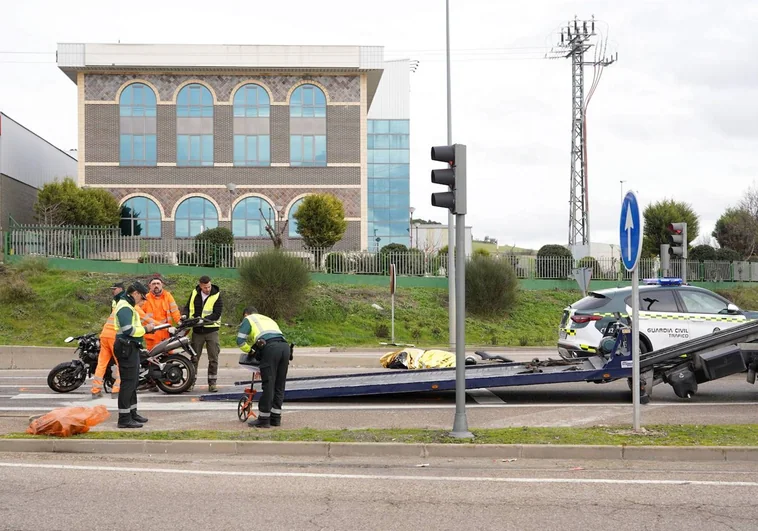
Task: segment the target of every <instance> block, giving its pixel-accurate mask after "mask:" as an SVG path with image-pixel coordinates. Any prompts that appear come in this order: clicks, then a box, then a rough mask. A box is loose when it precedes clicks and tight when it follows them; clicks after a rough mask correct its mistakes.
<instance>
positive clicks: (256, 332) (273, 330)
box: [245, 313, 284, 343]
mask: <svg viewBox="0 0 758 531" xmlns="http://www.w3.org/2000/svg"><path fill="white" fill-rule="evenodd" d="M245 319H247V321H248V322H249V323H250V335H249V336H248V337H252V338H253V343H255V342H256V341H258V339H260V337H261V336H263V335H265V334H279V335H281V336H283V335H284V334H282V331H281V330H280V329H279V325H278V324H276V321H274V320H273V319H271V318H270V317H266V316H265V315H261V314H259V313H253V314H250V315H248V316H247V317H245Z"/></svg>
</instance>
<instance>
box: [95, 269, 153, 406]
mask: <svg viewBox="0 0 758 531" xmlns="http://www.w3.org/2000/svg"><path fill="white" fill-rule="evenodd" d="M117 288H121V289H120V290H117ZM112 289H113V293H114V295H113V302H114V303H118V300H119V299H120V298H121V297H122V296H123V291H124V284H123V283H121V282H120V283H118V284H114V285H113V286H112ZM115 310H116V306H115V304H114V305H113V306H112V308H111V314H110V316H109V317H108V319H107V320H106V321H105V325H103V329H102V330H101V331H100V354H98V356H97V368H96V369H95V376H94V377H93V378H92V398H93V399H95V398H100V397H102V396H103V378H104V377H105V371H106V369H107V368H108V363H110V361H111V359H113V364H114V367H113V371H114V376H115V378H116V381H115V382H114V384H113V389H111V393H112V394H113V395H114V396H115V395H117V394H118V392H119V391H120V389H121V377H120V375H119V372H118V362H117V361H116V356H115V355H114V353H113V346H114V344H115V342H116V329H115V328H114V326H113V324H114V322H115V319H116V314H115ZM135 310H137V314H138V315H139V317H140V321H142V325H143V326H144V325H146V324H153V325H154V324H155V323H154V322H153V320H152V319H150V318H149V317H147V315H146V314H145V311H144V310H143V309H142V307H141V306H140V305H137V306H136V307H135Z"/></svg>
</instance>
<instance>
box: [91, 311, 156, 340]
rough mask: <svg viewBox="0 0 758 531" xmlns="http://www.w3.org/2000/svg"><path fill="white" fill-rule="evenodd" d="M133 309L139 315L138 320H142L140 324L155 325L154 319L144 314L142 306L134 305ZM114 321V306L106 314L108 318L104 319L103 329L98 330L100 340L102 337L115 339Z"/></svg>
mask: <svg viewBox="0 0 758 531" xmlns="http://www.w3.org/2000/svg"><path fill="white" fill-rule="evenodd" d="M134 310H135V311H136V312H137V314H138V315H139V318H140V321H141V322H142V326H145V325H146V324H152V325H153V326H155V321H154V320H153V319H151V318H150V317H148V316H147V315H145V312H144V311H143V310H142V308H140V307H139V305H137V306H135V307H134ZM115 322H116V307H115V306H114V307H113V311H112V312H111V314H110V315H109V316H108V320H106V321H105V325H103V329H102V330H101V331H100V341H102V340H103V339H116V327H115V326H113V325H114V323H115Z"/></svg>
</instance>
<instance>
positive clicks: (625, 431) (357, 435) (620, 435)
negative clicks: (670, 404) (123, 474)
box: [2, 424, 758, 446]
mask: <svg viewBox="0 0 758 531" xmlns="http://www.w3.org/2000/svg"><path fill="white" fill-rule="evenodd" d="M471 431H472V432H473V433H474V435H475V439H474V440H472V441H467V440H461V439H454V438H451V437H449V436H448V432H447V431H442V430H422V429H360V430H315V429H310V428H304V429H299V430H278V429H274V430H264V431H261V430H253V429H250V428H247V427H246V428H244V429H242V430H239V431H231V430H230V431H216V430H181V431H179V430H177V431H146V432H141V433H136V432H134V431H126V432H124V431H94V432H89V433H85V434H81V435H76V436H74V437H72V438H73V439H117V440H124V439H131V440H135V439H137V440H158V441H164V440H222V441H324V442H395V443H450V444H471V443H477V444H553V445H572V444H580V445H585V444H592V445H626V446H754V445H755V444H756V441H758V425H756V424H747V425H723V426H696V425H661V426H657V425H656V426H647V427H646V428H645V431H644V432H641V433H634V432H633V431H632V430H631V429H630V428H629V427H592V428H501V429H483V430H471ZM2 438H7V439H24V438H45V436H35V437H33V436H30V435H27V434H25V433H11V434H8V435H5V436H3V437H2Z"/></svg>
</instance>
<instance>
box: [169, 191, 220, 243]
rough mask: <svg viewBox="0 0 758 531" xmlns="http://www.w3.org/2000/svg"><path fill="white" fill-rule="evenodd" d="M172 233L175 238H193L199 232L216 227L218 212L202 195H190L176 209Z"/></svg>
mask: <svg viewBox="0 0 758 531" xmlns="http://www.w3.org/2000/svg"><path fill="white" fill-rule="evenodd" d="M174 227H175V229H174V234H175V235H176V237H177V238H194V237H195V236H197V235H198V234H200V233H201V232H203V231H205V230H208V229H215V228H216V227H218V212H217V211H216V207H215V206H213V203H211V202H210V201H208V200H207V199H206V198H204V197H190V198H187V199H185V200H184V201H182V203H181V204H180V205H179V208H177V209H176V217H175V219H174Z"/></svg>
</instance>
